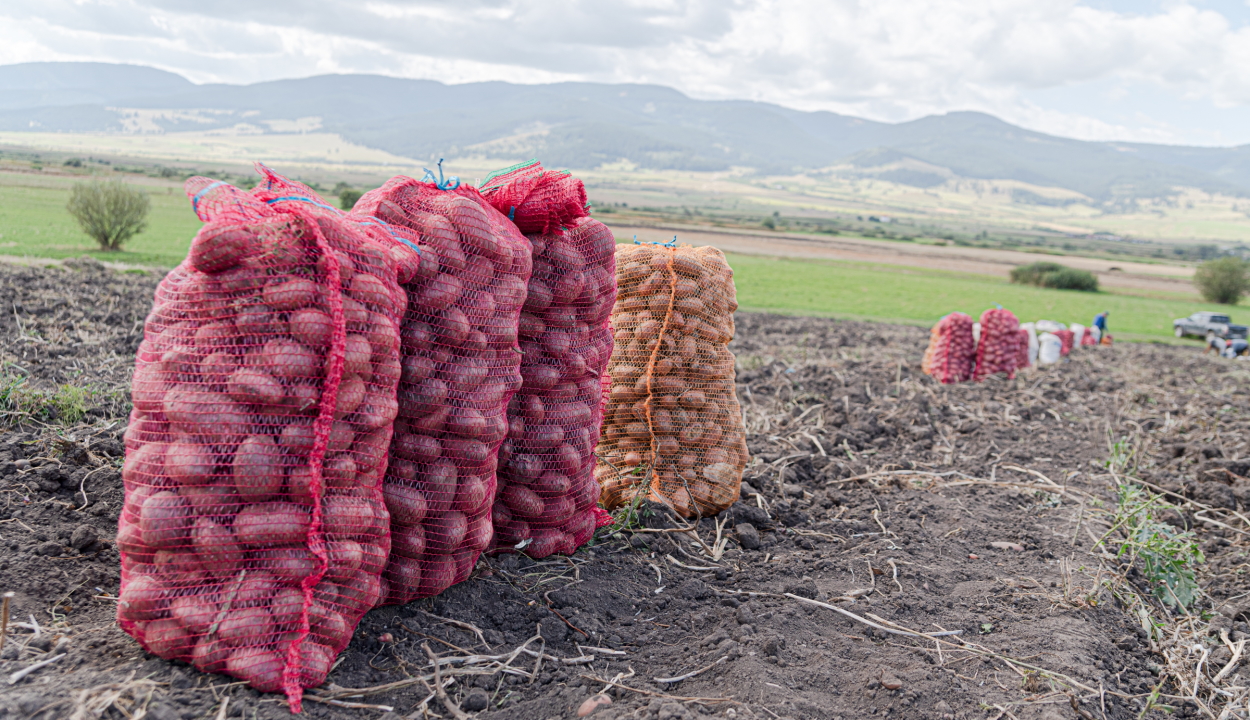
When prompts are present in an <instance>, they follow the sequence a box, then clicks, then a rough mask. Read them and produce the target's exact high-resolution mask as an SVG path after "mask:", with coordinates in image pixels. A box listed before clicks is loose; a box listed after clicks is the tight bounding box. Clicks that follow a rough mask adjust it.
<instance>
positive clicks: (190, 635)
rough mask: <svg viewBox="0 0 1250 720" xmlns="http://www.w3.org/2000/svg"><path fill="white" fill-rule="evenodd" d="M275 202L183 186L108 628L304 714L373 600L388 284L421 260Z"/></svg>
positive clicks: (263, 193)
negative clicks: (189, 237) (183, 219)
mask: <svg viewBox="0 0 1250 720" xmlns="http://www.w3.org/2000/svg"><path fill="white" fill-rule="evenodd" d="M265 172H268V171H267V170H266V171H265ZM269 179H270V181H272V182H274V183H278V184H281V183H282V182H283V181H284V179H282V178H280V177H279V176H276V175H272V174H270V175H269ZM300 187H301V188H302V186H300ZM272 189H273V188H271V187H270V185H265V186H262V187H260V188H258V189H257V191H256V192H255V193H247V192H244V191H242V190H239V189H237V188H234V187H231V186H230V185H227V184H225V183H222V182H213V181H211V180H209V179H207V178H192V179H191V180H189V181H187V192H188V195H190V196H191V198H192V204H193V206H194V208H195V210H196V212H197V214H198V215H199V217H200V219H201V220H204V221H205V222H206V224H205V225H204V227H203V228H201V229H200V231H199V233H197V235H196V237H195V239H194V240H193V241H192V245H191V252H190V255H189V256H188V258H187V259H186V260H185V261H184V262H183V263H182V264H181V265H179V266H178V267H177V268H176V269H174V270H173V271H172V272H171V273H170V274H169V275H168V276H166V277H165V279H164V280H162V281H161V283H160V285H159V287H158V288H157V292H156V300H155V305H154V307H153V309H152V312H151V314H150V315H149V316H148V318H147V321H146V323H145V327H144V340H143V342H142V343H141V345H140V347H139V351H138V354H137V358H136V363H135V375H134V381H133V388H132V400H133V405H134V411H133V413H132V415H131V419H130V426H129V428H128V429H127V432H126V461H125V465H124V467H123V471H122V477H123V482H124V485H125V491H126V496H125V504H124V506H123V508H122V513H121V518H120V520H119V527H118V537H117V545H118V549H119V550H120V551H121V556H122V587H121V592H120V597H119V603H118V620H119V622H120V624H121V627H122V629H123V630H125V631H126V632H128V633H130V634H131V635H133V636H134V637H135V638H136V639H138V640H139V641H140V642H141V643H142V644H143V645H144V647H145V648H146V649H148V650H149V651H150V652H152V653H153V654H155V655H158V656H160V657H163V658H167V659H179V660H184V661H186V662H189V663H191V664H193V665H195V666H196V667H197V668H199V669H200V670H203V671H206V672H224V673H227V674H229V675H233V676H234V677H237V678H239V679H240V680H243V681H245V682H247V683H249V684H250V685H252V686H253V687H255V688H257V689H259V690H263V691H269V692H278V691H282V692H285V693H286V695H287V697H288V699H289V700H290V702H291V706H292V708H293V709H295V710H298V709H299V707H300V698H301V695H302V690H303V688H308V687H315V686H317V685H320V684H321V683H322V682H323V680H324V679H325V677H326V674H327V673H328V672H329V670H330V667H331V665H332V663H333V661H334V658H335V656H336V655H337V654H338V653H339V652H340V651H341V650H342V649H343V648H344V647H345V646H346V645H347V643H348V641H349V640H350V639H351V634H352V631H353V629H354V628H355V626H356V623H357V622H358V621H359V619H360V617H361V615H363V614H364V613H365V612H366V611H367V610H369V609H370V608H372V607H373V606H374V605H375V604H376V603H377V602H378V600H379V599H380V597H381V596H382V583H381V580H380V575H381V572H382V569H383V567H384V566H385V562H386V556H387V553H388V552H389V550H390V536H389V532H388V524H389V520H390V518H389V515H388V513H387V510H386V506H385V504H384V502H383V498H382V487H381V475H382V472H383V470H384V468H385V467H386V459H387V448H388V446H389V445H390V441H391V427H392V422H393V420H394V418H395V414H396V411H397V406H396V384H397V382H398V380H399V376H400V363H399V357H398V349H399V331H398V328H399V325H398V320H399V318H400V317H401V314H402V311H403V307H404V298H403V294H402V292H401V291H400V289H399V285H398V282H400V281H402V280H403V279H404V277H403V275H402V273H404V272H409V271H411V270H413V269H415V268H416V266H417V265H416V263H417V260H416V257H415V253H412V252H411V251H407V250H405V249H404V248H403V247H402V246H392V245H388V244H387V243H382V242H377V241H375V240H373V239H371V238H370V236H369V233H368V232H366V231H364V230H363V229H361V228H360V227H359V226H357V225H356V224H354V223H352V222H348V221H345V220H344V219H343V218H342V217H340V213H338V212H337V211H335V210H334V209H333V208H329V207H327V206H325V205H324V203H321V202H320V200H319V198H316V197H315V195H313V194H312V193H311V191H308V192H307V193H305V192H302V191H298V192H296V193H291V192H287V189H288V188H286V187H283V188H282V189H281V191H279V192H276V193H275V192H272V191H271V190H272Z"/></svg>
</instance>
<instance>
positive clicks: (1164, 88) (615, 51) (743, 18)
mask: <svg viewBox="0 0 1250 720" xmlns="http://www.w3.org/2000/svg"><path fill="white" fill-rule="evenodd" d="M37 60H95V61H104V62H124V63H136V64H143V65H151V66H154V67H159V68H162V69H165V70H171V71H174V72H178V73H181V74H183V75H185V76H186V77H188V78H190V79H192V80H194V81H196V82H225V83H249V82H256V81H259V80H271V79H278V78H290V77H304V76H308V75H318V74H323V73H379V74H385V75H393V76H402V77H414V78H430V79H437V80H442V81H444V82H449V83H463V82H475V81H482V80H507V81H511V82H523V83H537V82H555V81H561V80H587V81H597V82H639V83H656V84H662V85H668V86H672V87H676V88H677V89H679V90H682V91H684V92H686V93H687V94H689V95H692V96H695V97H699V98H746V99H755V100H763V101H769V102H775V103H780V104H783V105H788V106H791V107H797V108H801V109H824V110H832V111H835V112H841V113H846V114H852V115H857V116H861V117H868V118H872V119H875V120H885V121H902V120H910V119H914V118H917V117H921V116H924V115H928V114H933V113H941V112H947V111H951V110H982V111H985V112H990V113H993V114H995V115H998V116H999V117H1002V118H1004V119H1006V120H1008V121H1010V122H1014V123H1017V124H1020V125H1024V126H1026V127H1029V128H1033V129H1036V130H1041V131H1044V132H1051V133H1055V134H1059V135H1066V136H1070V137H1079V138H1085V139H1124V140H1140V141H1149V142H1167V143H1186V144H1197V145H1227V144H1243V143H1250V0H1080V1H1076V0H928V1H925V0H454V1H447V0H352V1H350V2H349V1H348V0H210V1H208V2H205V1H204V0H164V1H158V0H99V1H93V0H39V2H29V0H0V64H7V63H17V62H30V61H37Z"/></svg>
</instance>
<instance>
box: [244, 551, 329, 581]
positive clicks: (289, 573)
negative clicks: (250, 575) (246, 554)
mask: <svg viewBox="0 0 1250 720" xmlns="http://www.w3.org/2000/svg"><path fill="white" fill-rule="evenodd" d="M249 562H250V564H251V566H252V567H253V568H255V569H258V570H265V571H267V572H269V573H270V574H272V575H273V576H274V577H276V578H278V579H279V580H285V581H288V582H292V583H298V582H300V581H301V580H303V579H304V578H306V577H311V576H313V575H315V574H317V572H319V570H320V567H321V561H320V560H319V559H318V558H317V557H316V556H314V555H313V554H312V553H311V552H309V551H308V549H307V548H304V547H276V548H263V549H261V550H258V551H255V552H254V553H253V559H252V560H251V561H249Z"/></svg>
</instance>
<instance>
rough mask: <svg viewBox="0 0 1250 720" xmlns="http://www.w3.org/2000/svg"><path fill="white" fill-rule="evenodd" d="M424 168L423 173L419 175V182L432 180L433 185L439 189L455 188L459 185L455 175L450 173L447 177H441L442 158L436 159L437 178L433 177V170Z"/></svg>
mask: <svg viewBox="0 0 1250 720" xmlns="http://www.w3.org/2000/svg"><path fill="white" fill-rule="evenodd" d="M424 170H425V175H423V176H422V177H421V182H432V183H434V187H436V188H438V189H439V190H455V189H456V188H458V187H460V178H459V177H457V176H456V175H452V176H451V177H449V178H444V177H443V158H439V159H438V177H437V178H435V177H434V171H433V170H431V169H429V168H424Z"/></svg>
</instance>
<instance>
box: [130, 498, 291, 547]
mask: <svg viewBox="0 0 1250 720" xmlns="http://www.w3.org/2000/svg"><path fill="white" fill-rule="evenodd" d="M308 526H309V516H308V511H307V510H306V509H305V508H304V507H303V506H300V505H295V504H293V503H287V502H266V503H256V504H253V505H246V506H244V507H243V509H242V510H240V511H239V514H238V516H237V517H236V518H235V520H234V532H235V535H236V536H237V537H238V539H239V542H241V543H243V544H244V545H253V546H259V545H297V544H302V543H304V542H306V540H307V535H308ZM144 538H145V539H146V538H147V532H144Z"/></svg>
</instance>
